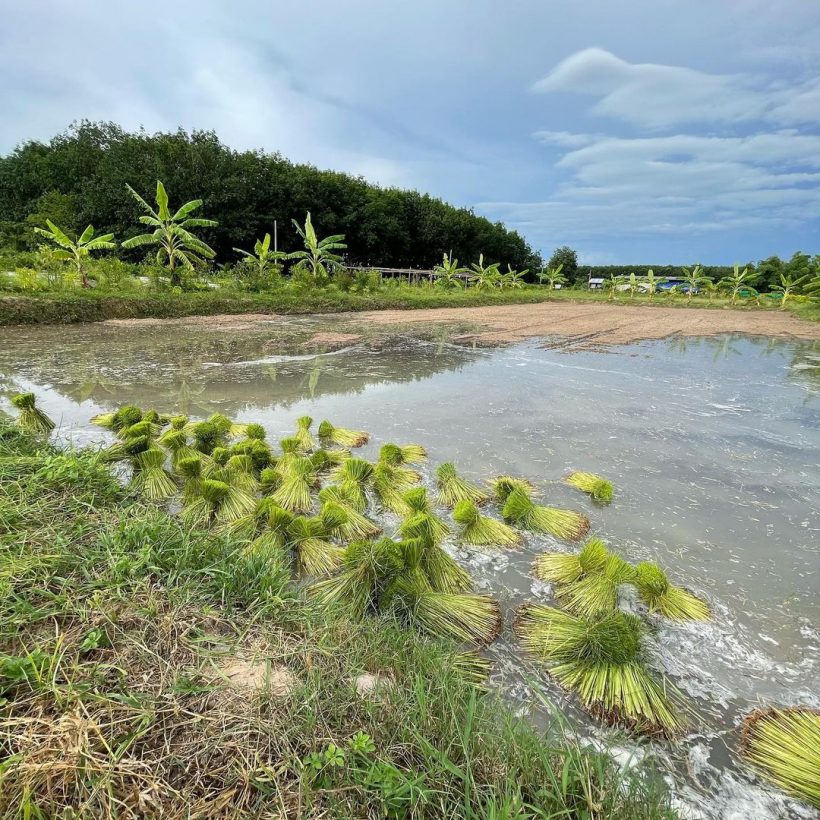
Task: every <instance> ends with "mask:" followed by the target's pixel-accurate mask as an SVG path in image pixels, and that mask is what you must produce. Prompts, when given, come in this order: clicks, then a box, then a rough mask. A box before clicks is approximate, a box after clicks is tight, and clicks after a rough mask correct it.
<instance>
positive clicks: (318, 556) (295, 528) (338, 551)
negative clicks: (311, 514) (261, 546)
mask: <svg viewBox="0 0 820 820" xmlns="http://www.w3.org/2000/svg"><path fill="white" fill-rule="evenodd" d="M326 533H327V530H326V529H325V523H324V522H323V521H322V520H321V519H320V518H305V517H304V516H297V517H296V518H294V519H293V521H292V522H291V524H290V526H289V527H288V539H287V540H288V545H289V546H290V547H291V548H292V549H293V551H294V554H295V556H296V565H297V567H298V568H299V571H300V572H301V573H302V574H305V575H325V574H327V573H330V572H333V571H334V570H336V569H338V568H339V566H340V565H341V563H342V558H343V557H344V552H345V551H344V547H340V546H339V545H337V544H334V543H332V542H331V541H329V540H328V539H327V537H326Z"/></svg>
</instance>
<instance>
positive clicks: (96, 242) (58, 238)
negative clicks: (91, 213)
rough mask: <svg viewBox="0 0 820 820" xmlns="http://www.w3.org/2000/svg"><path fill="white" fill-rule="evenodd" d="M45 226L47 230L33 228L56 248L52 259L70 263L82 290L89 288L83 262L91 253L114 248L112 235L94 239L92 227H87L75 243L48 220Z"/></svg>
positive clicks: (107, 234)
mask: <svg viewBox="0 0 820 820" xmlns="http://www.w3.org/2000/svg"><path fill="white" fill-rule="evenodd" d="M46 225H48V230H45V228H35V229H34V230H35V231H36V232H37V233H39V234H40V235H42V236H45V237H46V238H47V239H50V240H51V241H52V242H54V244H55V245H57V246H58V249H57V250H56V251H54V254H53V256H54V258H55V259H61V260H63V261H66V262H72V263H73V264H74V268H75V270H76V272H77V277H78V278H79V280H80V282H82V286H83V287H84V288H87V287H89V283H88V278H87V277H86V275H85V271H84V270H83V262H84V261H85V259H86V258H87V257H89V256H90V255H91V252H92V251H107V250H110V249H111V248H114V247H116V243H115V242H114V241H113V239H114V234H113V233H106V234H103V235H102V236H96V237H95V236H94V226H93V225H89V226H88V227H87V228H86V229H85V230H84V231H83V232H82V234H80V236H79V238H78V239H77V241H76V242H75V241H74V240H73V239H71V237H69V236H68V235H67V234H66V233H65V232H64V231H62V230H60V228H58V227H57V226H56V225H55V224H54V223H53V222H52V221H51V220H50V219H47V220H46Z"/></svg>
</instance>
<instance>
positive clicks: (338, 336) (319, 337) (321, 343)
mask: <svg viewBox="0 0 820 820" xmlns="http://www.w3.org/2000/svg"><path fill="white" fill-rule="evenodd" d="M361 338H362V337H361V335H360V334H358V333H332V332H330V331H328V332H324V333H314V335H313V336H311V337H310V339H308V340H307V341H306V342H305V344H304V347H321V348H322V349H323V350H327V349H330V350H340V349H341V348H343V347H347V346H348V345H351V344H353V343H354V342H358V341H359V339H361Z"/></svg>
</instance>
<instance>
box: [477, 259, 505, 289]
mask: <svg viewBox="0 0 820 820" xmlns="http://www.w3.org/2000/svg"><path fill="white" fill-rule="evenodd" d="M470 267H471V268H472V270H473V273H472V276H471V278H472V281H473V283H474V284H475V286H476V289H477V290H485V289H487V290H489V289H490V288H494V287H496V285H498V284H499V280H500V278H501V276H502V273H501V272H500V271H499V270H498V262H493V264H492V265H485V264H484V254H483V253H482V254H479V257H478V262H473V264H472V265H470Z"/></svg>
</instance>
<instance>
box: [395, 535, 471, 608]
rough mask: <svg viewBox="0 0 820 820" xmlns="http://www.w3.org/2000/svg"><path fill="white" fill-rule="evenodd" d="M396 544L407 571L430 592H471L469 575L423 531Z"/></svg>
mask: <svg viewBox="0 0 820 820" xmlns="http://www.w3.org/2000/svg"><path fill="white" fill-rule="evenodd" d="M400 543H401V547H402V550H403V552H404V563H405V565H406V566H407V567H408V570H409V571H412V572H414V573H417V574H419V575H420V577H421V578H423V579H424V582H425V583H426V584H427V585H428V586H429V587H430V589H432V590H433V591H434V592H452V593H455V592H467V591H468V590H471V589H472V588H473V581H472V578H470V573H469V572H467V570H466V569H464V567H462V566H461V565H460V564H459V563H458V562H457V561H456V560H455V558H453V556H452V555H450V553H448V552H447V551H446V550H445V549H444V548H443V547H442V546H440V545H439V544H436V543H435V542H434V541H433V540H432V539H431V538H430V536H429V533H428V532H427V531H426V530H424V529H422V530H421V534H420V535H416V536H414V537H405V538H404V539H403V540H402V541H401V542H400Z"/></svg>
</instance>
